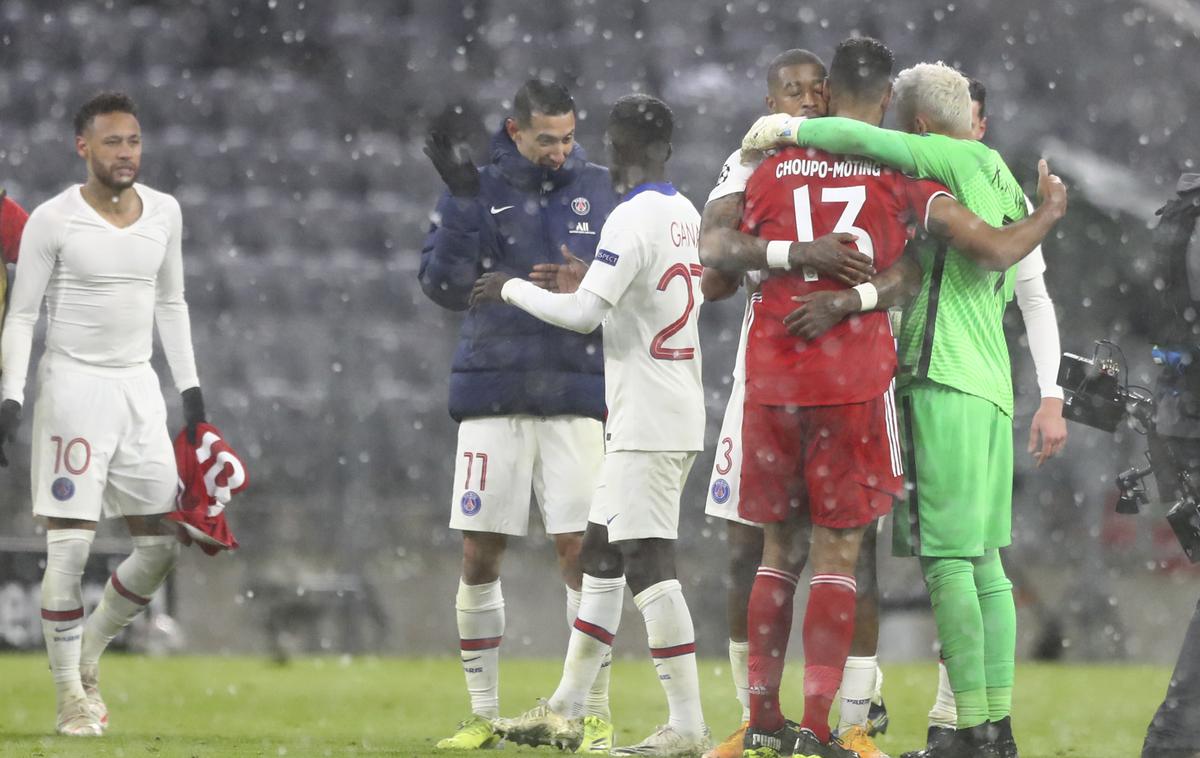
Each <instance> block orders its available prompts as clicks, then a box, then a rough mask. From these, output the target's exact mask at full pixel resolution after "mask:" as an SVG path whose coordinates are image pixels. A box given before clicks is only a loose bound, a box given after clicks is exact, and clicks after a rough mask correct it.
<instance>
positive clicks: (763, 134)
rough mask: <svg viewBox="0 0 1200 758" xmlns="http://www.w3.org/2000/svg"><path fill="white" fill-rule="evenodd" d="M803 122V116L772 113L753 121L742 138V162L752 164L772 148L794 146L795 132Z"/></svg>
mask: <svg viewBox="0 0 1200 758" xmlns="http://www.w3.org/2000/svg"><path fill="white" fill-rule="evenodd" d="M804 120H805V119H804V117H803V116H789V115H788V114H786V113H772V114H771V115H770V116H763V117H762V118H760V119H759V120H758V121H755V122H754V126H751V127H750V131H748V132H746V136H745V137H743V138H742V162H743V163H750V162H753V161H754V160H756V159H757V158H761V156H762V153H763V152H764V151H766V150H769V149H771V148H773V147H782V146H787V145H795V144H796V132H797V130H798V129H799V128H800V124H802V123H804ZM748 158H749V160H748Z"/></svg>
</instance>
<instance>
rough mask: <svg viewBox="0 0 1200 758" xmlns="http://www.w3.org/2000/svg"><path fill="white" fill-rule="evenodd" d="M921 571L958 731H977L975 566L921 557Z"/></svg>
mask: <svg viewBox="0 0 1200 758" xmlns="http://www.w3.org/2000/svg"><path fill="white" fill-rule="evenodd" d="M921 571H922V573H924V575H925V586H926V587H928V589H929V600H930V602H931V603H932V605H933V620H934V622H935V623H936V624H937V630H938V638H939V639H941V642H942V659H943V660H944V661H945V663H946V673H947V674H949V675H950V687H951V689H953V690H954V700H955V702H956V703H957V705H958V728H959V729H967V728H969V727H973V726H978V725H980V724H982V723H983V722H985V721H987V720H988V697H987V674H986V672H985V669H984V634H983V615H982V614H981V613H980V611H979V596H978V594H977V593H976V590H975V576H974V573H975V566H974V564H973V563H972V562H971V561H970V560H968V559H965V558H921Z"/></svg>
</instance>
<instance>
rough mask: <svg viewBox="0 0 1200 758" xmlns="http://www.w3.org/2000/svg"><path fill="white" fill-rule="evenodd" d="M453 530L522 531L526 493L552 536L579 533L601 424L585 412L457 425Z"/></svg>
mask: <svg viewBox="0 0 1200 758" xmlns="http://www.w3.org/2000/svg"><path fill="white" fill-rule="evenodd" d="M455 460H456V462H455V464H454V488H453V493H454V494H453V497H452V498H451V501H450V528H451V529H462V530H465V531H470V532H494V533H496V534H511V535H514V536H517V537H520V536H523V535H524V534H526V533H527V532H528V531H529V490H530V487H531V486H532V488H533V494H534V496H535V497H536V498H537V503H538V508H539V510H541V512H542V524H543V525H544V526H545V527H546V532H547V533H548V534H566V533H569V532H582V531H583V530H584V528H585V527H586V526H587V514H588V507H589V506H590V505H591V501H592V492H593V491H594V490H595V489H596V478H597V477H598V476H599V474H600V464H601V462H602V461H603V460H604V425H603V424H602V423H600V422H599V421H597V420H596V419H591V418H585V417H582V416H554V417H551V418H541V417H538V416H493V417H488V418H473V419H467V420H466V421H463V422H462V423H461V424H459V426H458V457H457V458H456V459H455Z"/></svg>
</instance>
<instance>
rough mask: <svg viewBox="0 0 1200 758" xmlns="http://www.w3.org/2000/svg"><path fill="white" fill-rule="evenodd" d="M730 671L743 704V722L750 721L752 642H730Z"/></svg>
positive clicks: (734, 687)
mask: <svg viewBox="0 0 1200 758" xmlns="http://www.w3.org/2000/svg"><path fill="white" fill-rule="evenodd" d="M729 671H730V673H732V674H733V689H734V691H735V692H736V693H737V699H738V702H739V703H741V704H742V721H749V720H750V642H749V641H747V640H743V641H742V642H737V641H736V640H729Z"/></svg>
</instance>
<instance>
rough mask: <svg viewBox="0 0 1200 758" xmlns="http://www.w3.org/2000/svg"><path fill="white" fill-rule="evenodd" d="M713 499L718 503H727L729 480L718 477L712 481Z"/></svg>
mask: <svg viewBox="0 0 1200 758" xmlns="http://www.w3.org/2000/svg"><path fill="white" fill-rule="evenodd" d="M712 499H713V501H714V502H715V503H716V504H717V505H725V502H726V501H727V500H729V482H727V481H725V480H724V479H718V480H717V481H715V482H713V483H712Z"/></svg>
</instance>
